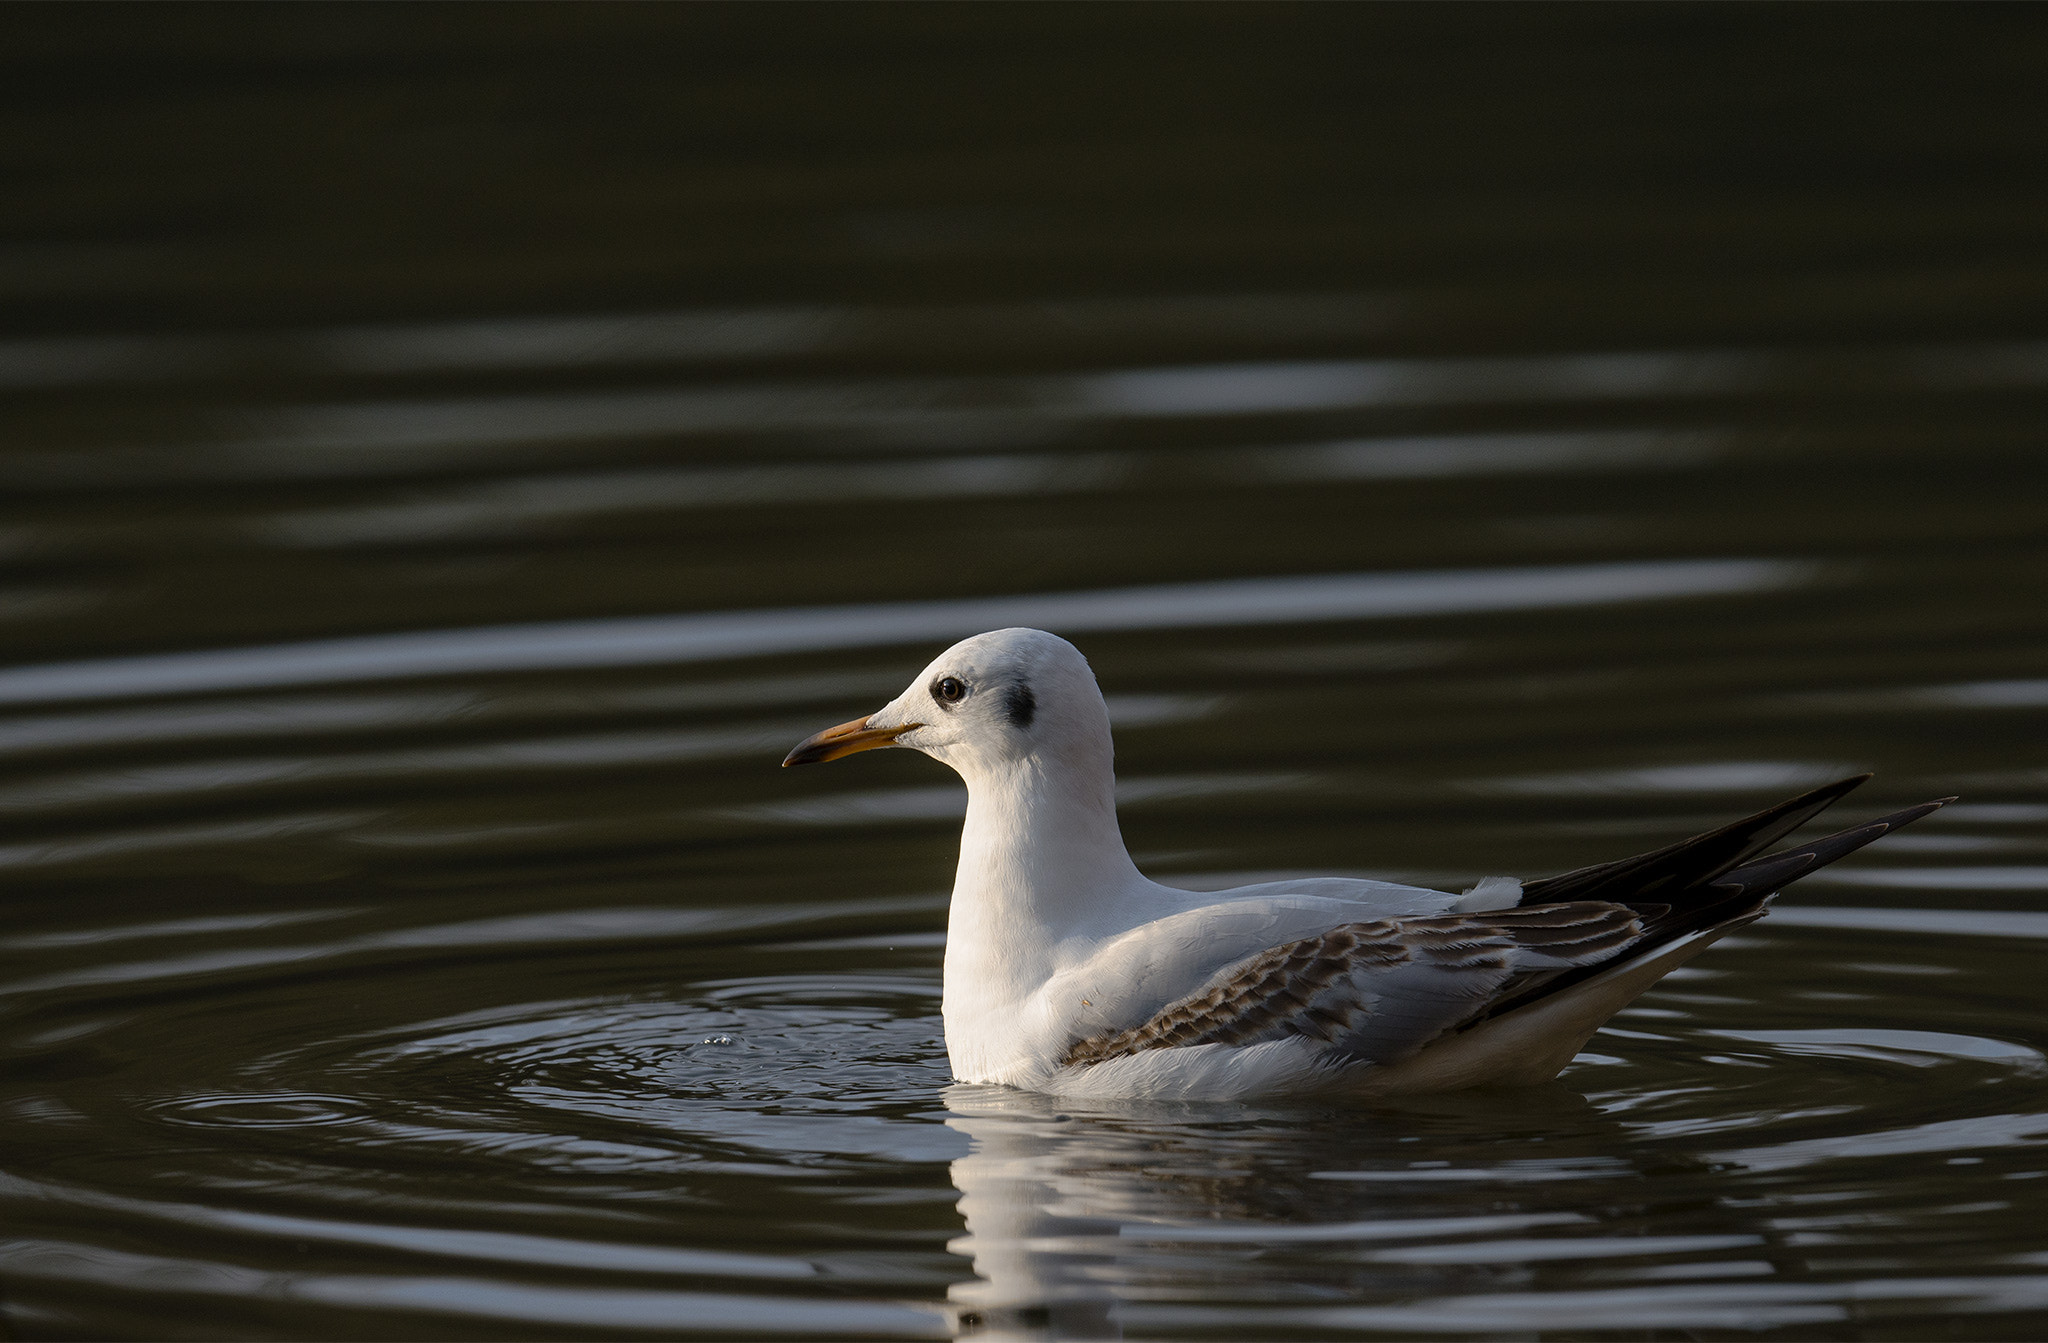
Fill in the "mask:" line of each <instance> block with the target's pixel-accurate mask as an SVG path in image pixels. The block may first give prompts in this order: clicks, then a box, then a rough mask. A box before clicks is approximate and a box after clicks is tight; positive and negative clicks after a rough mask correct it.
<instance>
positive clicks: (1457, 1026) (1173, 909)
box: [783, 629, 1953, 1099]
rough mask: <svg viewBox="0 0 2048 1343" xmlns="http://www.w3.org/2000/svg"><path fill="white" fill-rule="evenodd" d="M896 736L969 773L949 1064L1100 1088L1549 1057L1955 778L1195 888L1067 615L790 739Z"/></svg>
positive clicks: (1233, 1090) (1519, 1079) (1339, 1084)
mask: <svg viewBox="0 0 2048 1343" xmlns="http://www.w3.org/2000/svg"><path fill="white" fill-rule="evenodd" d="M881 746H906V747H910V748H911V749H913V750H918V751H922V752H924V753H925V754H926V755H928V756H931V757H932V758H933V759H935V760H939V761H941V762H943V763H945V764H947V765H950V766H952V768H953V769H954V770H956V771H958V772H959V774H960V776H961V777H962V778H963V779H965V780H966V781H967V821H966V825H965V827H964V828H963V830H962V831H961V835H960V867H959V872H958V875H957V877H956V878H955V880H954V884H953V900H952V910H951V915H950V918H949V921H948V924H947V929H946V964H945V997H944V1013H945V1023H946V1050H947V1053H948V1054H949V1055H950V1057H951V1061H952V1066H953V1072H954V1075H955V1076H956V1077H957V1078H959V1079H960V1080H961V1081H964V1082H983V1083H1002V1084H1008V1085H1012V1086H1017V1087H1024V1088H1029V1089H1032V1090H1040V1091H1052V1092H1058V1093H1062V1094H1078V1095H1096V1096H1127V1097H1160V1098H1189V1099H1214V1098H1228V1097H1242V1096H1252V1095H1271V1094H1288V1093H1314V1092H1353V1093H1359V1094H1389V1093H1402V1092H1424V1091H1449V1090H1455V1089H1459V1088H1464V1087H1474V1086H1517V1085H1529V1084H1534V1083H1538V1082H1544V1081H1548V1080H1549V1079H1551V1078H1553V1077H1555V1076H1556V1075H1557V1074H1558V1072H1559V1071H1560V1070H1562V1069H1563V1067H1564V1066H1565V1065H1566V1064H1567V1063H1569V1062H1570V1061H1571V1059H1572V1056H1573V1055H1575V1054H1577V1053H1578V1051H1579V1050H1580V1048H1581V1047H1582V1046H1584V1044H1585V1043H1586V1040H1587V1038H1588V1037H1589V1036H1591V1035H1592V1033H1593V1032H1594V1031H1595V1030H1597V1029H1598V1028H1599V1026H1600V1025H1601V1023H1602V1022H1604V1021H1606V1020H1607V1018H1608V1017H1610V1016H1612V1015H1613V1014H1614V1013H1615V1012H1616V1011H1618V1010H1619V1009H1620V1008H1621V1007H1623V1006H1624V1005H1625V1004H1627V1003H1628V1002H1629V1001H1630V1000H1632V999H1633V998H1635V997H1636V996H1637V995H1638V994H1640V993H1642V992H1643V991H1644V990H1645V989H1647V988H1648V987H1649V986H1650V985H1651V984H1653V983H1655V982H1656V980H1657V979H1659V978H1660V977H1661V976H1663V975H1665V974H1667V973H1668V972H1670V971H1671V970H1673V969H1674V968H1676V967H1677V966H1679V965H1681V964H1683V963H1684V962H1685V961H1687V960H1689V959H1691V958H1692V957H1693V956H1695V955H1697V954H1698V953H1699V952H1701V951H1703V950H1704V949H1705V948H1706V947H1707V945H1708V944H1709V943H1711V942H1713V941H1714V940H1715V939H1716V938H1719V937H1720V936H1722V935H1723V934H1725V933H1727V932H1728V931H1730V930H1731V929H1734V928H1738V927H1740V926H1742V925H1743V924H1746V923H1749V922H1752V921H1753V920H1755V919H1758V918H1761V917H1762V916H1763V914H1764V912H1765V908H1766V906H1767V905H1768V903H1769V901H1770V899H1771V897H1772V896H1773V895H1774V894H1776V893H1777V891H1778V890H1779V889H1780V888H1781V887H1783V886H1784V885H1786V884H1787V883H1789V882H1791V881H1792V880H1794V879H1795V878H1798V877H1801V876H1804V875H1806V874H1808V873H1810V872H1813V871H1815V870H1816V869H1818V868H1821V867H1824V866H1826V865H1827V864H1828V863H1831V862H1833V861H1834V860H1835V859H1837V858H1840V857H1842V856H1843V855H1844V854H1847V853H1850V852H1853V851H1854V850H1856V849H1858V848H1861V847H1862V846H1863V845H1865V844H1867V843H1869V842H1870V841H1871V840H1873V839H1876V838H1877V837H1878V836H1880V835H1882V834H1884V833H1886V832H1887V831H1889V830H1892V829H1895V828H1897V827H1898V826H1901V825H1905V824H1907V823H1908V822H1911V821H1914V820H1917V819H1919V818H1920V817H1922V816H1925V815H1927V814H1928V813H1929V812H1931V811H1933V810H1935V809H1936V808H1937V807H1939V806H1941V805H1942V802H1946V801H1951V800H1953V799H1948V798H1944V799H1942V801H1940V802H1927V803H1923V804H1921V805H1920V806H1917V807H1908V808H1907V809H1905V810H1904V811H1899V812H1894V813H1893V814H1891V815H1889V816H1885V817H1881V818H1879V819H1878V820H1875V821H1870V822H1866V823H1865V824H1863V825H1859V826H1856V827H1855V828H1853V829H1850V830H1845V831H1843V832H1841V833H1840V834H1836V835H1830V836H1828V837H1827V838H1825V839H1820V840H1816V841H1814V842H1813V843H1811V844H1806V845H1803V846H1799V847H1795V848H1791V849H1787V850H1786V851H1784V852H1782V853H1776V854H1771V855H1769V856H1760V855H1763V853H1764V850H1765V849H1767V848H1769V847H1770V846H1771V845H1773V844H1775V843H1777V842H1778V841H1779V840H1780V839H1782V838H1784V837H1785V836H1786V835H1788V834H1790V833H1791V832H1792V831H1793V830H1795V829H1797V828H1798V827H1799V826H1801V825H1803V824H1804V823H1805V822H1806V821H1807V820H1809V819H1810V818H1812V817H1813V816H1814V815H1815V814H1817V813H1818V812H1820V811H1821V810H1822V809H1823V808H1825V807H1827V806H1828V805H1830V804H1831V803H1833V802H1835V801H1836V800H1837V799H1839V798H1841V797H1842V796H1843V795H1844V794H1845V793H1847V792H1848V791H1849V790H1850V789H1852V788H1854V787H1856V785H1858V784H1859V783H1861V782H1863V780H1864V779H1865V778H1868V777H1869V776H1868V775H1862V776H1859V777H1856V778H1851V779H1844V780H1842V781H1841V782H1839V783H1834V784H1829V785H1828V786H1826V787H1824V788H1817V789H1815V790H1813V791H1812V792H1810V793H1806V794H1803V795H1801V796H1799V797H1795V798H1792V799H1791V800H1789V801H1786V802H1781V803H1779V804H1778V805H1777V806H1775V807H1771V808H1769V809H1767V810H1765V811H1761V812H1758V813H1757V814H1756V815H1754V816H1751V817H1748V818H1747V819H1745V820H1741V821H1736V822H1735V823H1733V824H1731V825H1727V826H1723V827H1722V828H1720V829H1718V830H1714V831H1710V832H1708V833H1707V834H1704V835H1697V836H1695V837H1693V838H1692V839H1688V840H1684V841H1682V842H1680V843H1677V844H1673V845H1671V846H1670V847H1668V848H1663V849H1658V850H1656V851H1655V852H1653V853H1646V854H1642V855H1640V856H1638V857H1634V858H1625V859H1622V860H1621V861H1619V862H1613V863H1603V864H1600V865H1599V866H1596V867H1588V868H1582V869H1580V870H1578V871H1576V872H1567V873H1565V874H1564V875H1562V876H1556V877H1545V878H1543V879H1541V880H1536V881H1530V882H1526V883H1524V882H1518V881H1515V880H1512V879H1508V878H1489V879H1487V880H1486V881H1483V882H1481V883H1480V884H1479V885H1477V886H1475V887H1474V888H1473V889H1472V890H1470V891H1467V892H1465V893H1464V894H1462V895H1458V894H1452V893H1449V892H1445V891H1434V890H1428V889H1425V888H1423V887H1418V886H1403V885H1399V884H1396V883H1394V882H1386V881H1368V880H1362V879H1358V878H1352V877H1313V878H1306V879H1300V880H1290V881H1274V882H1265V883H1262V884H1260V885H1256V886H1242V887H1238V888H1237V889H1235V890H1226V891H1204V892H1194V891H1183V890H1176V889H1174V888H1172V887H1170V886H1162V885H1159V884H1158V883H1157V882H1154V881H1150V880H1148V879H1147V878H1146V877H1145V876H1143V875H1142V874H1141V873H1140V872H1139V871H1138V869H1137V867H1136V865H1135V864H1133V863H1132V861H1131V856H1130V854H1129V853H1128V852H1127V851H1126V850H1125V848H1124V842H1123V835H1122V833H1121V832H1120V831H1119V830H1118V828H1117V820H1116V804H1115V801H1114V798H1113V795H1112V790H1113V787H1114V783H1115V778H1114V773H1113V770H1112V766H1111V746H1110V731H1109V713H1108V710H1107V709H1106V708H1105V707H1104V704H1103V700H1102V693H1101V691H1100V690H1098V689H1097V688H1096V684H1095V675H1094V673H1093V672H1092V671H1091V670H1090V669H1089V667H1088V662H1087V660H1086V659H1085V658H1083V657H1082V656H1081V653H1080V650H1078V649H1076V648H1075V647H1074V646H1073V645H1072V644H1070V643H1068V642H1067V641H1066V640H1064V639H1061V638H1059V637H1057V636H1055V635H1051V634H1047V633H1045V632H1044V631H1043V630H1032V629H1006V630H995V631H993V632H991V633H988V634H979V635H976V636H975V637H973V638H971V639H967V640H963V641H962V642H960V643H957V644H955V645H954V646H953V647H951V648H949V649H947V650H946V651H945V652H944V653H942V654H940V655H939V657H938V658H937V660H935V661H934V662H933V663H932V664H931V665H930V666H929V667H926V668H925V669H924V671H923V672H922V673H921V674H920V675H919V676H918V677H917V679H916V680H915V681H913V682H912V683H911V685H910V688H909V689H908V690H905V691H904V692H903V693H902V694H901V695H899V696H897V697H896V699H895V700H894V701H893V702H892V703H890V704H889V705H887V706H886V707H884V708H882V709H881V710H880V711H878V712H876V713H873V714H870V715H869V716H868V717H866V718H862V719H857V720H855V721H853V722H850V723H842V724H840V725H839V726H838V727H833V728H827V729H826V730H825V731H823V732H820V733H818V734H817V735H816V736H814V737H811V738H809V739H808V740H806V741H804V742H803V743H801V744H800V745H798V746H797V748H796V749H795V750H793V751H791V752H790V753H789V756H788V758H787V759H786V760H784V761H783V764H784V765H801V764H809V763H813V762H816V761H823V760H835V759H837V758H839V757H840V756H844V755H850V754H852V753H854V752H856V751H865V750H871V749H873V748H875V747H881Z"/></svg>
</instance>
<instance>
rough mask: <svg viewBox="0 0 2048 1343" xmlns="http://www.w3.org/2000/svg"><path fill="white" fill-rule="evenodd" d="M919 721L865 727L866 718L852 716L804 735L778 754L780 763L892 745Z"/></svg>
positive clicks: (819, 759)
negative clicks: (820, 730)
mask: <svg viewBox="0 0 2048 1343" xmlns="http://www.w3.org/2000/svg"><path fill="white" fill-rule="evenodd" d="M923 726H924V724H923V723H905V724H904V725H903V726H901V727H869V726H868V720H867V719H865V718H856V719H854V720H853V721H852V722H851V723H841V724H840V725H839V726H838V727H828V728H826V729H825V730H824V731H823V732H820V733H818V734H817V735H816V736H811V737H805V738H804V739H803V740H802V741H800V742H798V743H797V744H796V749H795V750H794V751H791V752H790V753H789V754H788V755H786V756H784V757H783V758H782V767H783V768H784V769H788V768H789V767H790V766H791V765H816V764H820V763H822V762H824V761H827V760H837V759H838V758H839V757H840V756H842V755H852V754H853V753H854V752H856V751H872V750H874V749H875V748H876V747H877V746H894V745H895V744H896V739H897V738H898V737H900V736H902V735H903V734H904V733H906V732H908V731H910V730H911V729H912V728H916V727H923Z"/></svg>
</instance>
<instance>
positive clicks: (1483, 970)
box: [1061, 901, 1643, 1067]
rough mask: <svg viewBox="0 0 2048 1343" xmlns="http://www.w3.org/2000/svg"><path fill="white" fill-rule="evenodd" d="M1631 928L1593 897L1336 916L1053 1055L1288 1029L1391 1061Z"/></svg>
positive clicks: (1600, 951) (1583, 960) (1072, 1062)
mask: <svg viewBox="0 0 2048 1343" xmlns="http://www.w3.org/2000/svg"><path fill="white" fill-rule="evenodd" d="M1642 935H1643V926H1642V919H1641V915H1640V914H1639V913H1638V912H1637V911H1635V910H1631V909H1628V908H1626V907H1624V906H1621V905H1615V904H1606V903H1602V902H1598V901H1578V902H1574V903H1570V904H1558V905H1547V906H1544V907H1541V908H1537V909H1507V910H1498V911H1494V912H1491V913H1485V914H1449V915H1437V916H1429V917H1407V918H1402V917H1397V918H1386V919H1366V920H1361V921H1358V922H1353V923H1344V924H1339V925H1338V926H1336V927H1333V928H1330V929H1327V930H1325V931H1323V932H1320V933H1317V934H1314V935H1312V936H1309V937H1304V938H1301V939H1299V940H1297V941H1293V942H1286V943H1282V944H1281V945H1279V946H1275V947H1271V948H1269V949H1267V950H1265V951H1262V952H1259V953H1258V954H1257V955H1254V956H1251V957H1249V958H1247V959H1245V960H1242V961H1239V962H1237V963H1236V964H1234V965H1230V966H1226V967H1225V968H1224V969H1222V970H1221V971H1219V972H1217V974H1216V975H1215V976H1214V977H1212V978H1211V979H1210V980H1209V982H1208V983H1207V984H1205V985H1203V986H1202V987H1201V988H1200V989H1197V990H1196V991H1195V992H1194V993H1191V994H1189V995H1187V996H1186V997H1184V998H1181V999H1179V1000H1178V1001H1176V1002H1172V1003H1169V1004H1168V1005H1167V1006H1165V1007H1164V1008H1162V1009H1160V1010H1159V1011H1158V1012H1156V1013H1155V1014H1153V1015H1152V1016H1151V1017H1150V1018H1149V1019H1147V1020H1145V1021H1143V1022H1141V1023H1140V1024H1138V1025H1136V1026H1131V1027H1127V1028H1125V1029H1122V1030H1114V1031H1103V1032H1100V1033H1097V1034H1094V1035H1089V1036H1086V1037H1083V1038H1081V1039H1077V1040H1075V1041H1074V1042H1073V1043H1071V1044H1070V1045H1069V1046H1068V1048H1067V1050H1066V1053H1065V1054H1064V1056H1063V1057H1062V1058H1061V1063H1062V1064H1064V1065H1066V1066H1070V1067H1071V1066H1077V1065H1081V1064H1090V1063H1100V1062H1102V1061H1104V1060H1105V1059H1113V1058H1119V1057H1122V1056H1124V1055H1127V1054H1137V1053H1142V1052H1144V1051H1145V1050H1150V1049H1169V1048H1173V1047H1175V1046H1181V1045H1201V1044H1229V1045H1249V1044H1259V1043H1263V1042H1265V1041H1268V1040H1281V1039H1286V1038H1288V1037H1290V1036H1297V1037H1306V1038H1308V1039H1311V1040H1318V1041H1322V1042H1324V1043H1327V1044H1329V1045H1332V1046H1334V1047H1335V1048H1336V1049H1338V1050H1339V1051H1341V1052H1343V1053H1345V1054H1348V1055H1351V1056H1353V1057H1355V1058H1359V1059H1363V1060H1370V1061H1372V1062H1377V1063H1391V1062H1394V1061H1396V1060H1399V1059H1402V1058H1406V1057H1408V1056H1409V1055H1411V1054H1413V1053H1415V1052H1416V1051H1417V1050H1419V1049H1421V1048H1422V1047H1423V1046H1425V1045H1427V1044H1429V1043H1430V1042H1431V1041H1433V1040H1435V1039H1437V1038H1438V1037H1440V1036H1442V1035H1443V1034H1445V1033H1446V1032H1448V1031H1452V1030H1455V1029H1457V1028H1458V1027H1459V1026H1460V1025H1463V1024H1464V1023H1466V1022H1469V1021H1471V1020H1473V1019H1474V1018H1476V1017H1478V1016H1479V1015H1481V1014H1482V1013H1484V1012H1485V1011H1486V1009H1487V1007H1488V1006H1489V1005H1491V1004H1492V1003H1493V1002H1495V1001H1496V1000H1498V999H1499V998H1501V997H1502V996H1504V995H1507V994H1520V993H1523V992H1526V991H1527V990H1528V989H1530V988H1533V987H1535V986H1536V985H1537V984H1539V983H1540V982H1542V981H1543V980H1546V979H1550V978H1553V977H1555V976H1557V975H1560V974H1563V973H1565V972H1567V971H1569V970H1571V969H1573V968H1575V967H1578V966H1583V965H1590V964H1593V963H1595V962H1598V961H1603V960H1606V959H1608V958H1609V957H1612V956H1614V955H1615V954H1616V953H1618V952H1620V951H1623V950H1624V949H1626V948H1627V947H1629V946H1630V945H1632V944H1633V943H1635V942H1637V941H1638V940H1640V939H1641V937H1642Z"/></svg>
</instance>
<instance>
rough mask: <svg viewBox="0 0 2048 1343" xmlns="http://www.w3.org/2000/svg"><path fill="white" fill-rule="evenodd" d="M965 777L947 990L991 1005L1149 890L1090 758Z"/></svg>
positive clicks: (1105, 767)
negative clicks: (1137, 892)
mask: <svg viewBox="0 0 2048 1343" xmlns="http://www.w3.org/2000/svg"><path fill="white" fill-rule="evenodd" d="M962 773H963V774H964V775H965V776H966V778H967V823H966V825H965V827H964V828H963V829H962V831H961V835H960V868H959V872H958V874H957V875H956V877H955V880H954V883H953V904H952V910H951V914H950V918H949V921H948V925H947V934H946V993H947V997H948V999H949V1000H957V999H958V997H959V995H961V994H963V993H973V994H975V995H976V996H978V997H983V998H987V999H990V1000H992V1001H999V1000H1001V999H1003V998H1004V997H1005V996H1007V995H1008V994H1009V993H1010V992H1011V991H1012V990H1016V991H1018V992H1022V991H1025V990H1026V989H1028V988H1030V987H1035V986H1036V985H1038V984H1040V983H1042V982H1043V981H1044V979H1045V978H1046V976H1047V975H1049V974H1050V973H1052V971H1053V970H1054V969H1056V968H1057V961H1058V959H1059V956H1060V954H1061V944H1062V943H1069V944H1070V945H1069V946H1068V947H1067V950H1068V951H1070V952H1071V951H1072V950H1073V949H1074V947H1073V945H1071V944H1072V940H1073V939H1076V938H1080V939H1092V938H1094V937H1098V936H1102V935H1105V934H1106V933H1107V932H1110V931H1114V930H1111V929H1108V928H1107V927H1106V926H1105V927H1097V926H1096V925H1097V924H1099V923H1101V922H1102V921H1103V920H1104V919H1105V918H1109V917H1112V916H1113V915H1114V911H1115V910H1116V909H1117V908H1118V904H1119V902H1118V900H1117V897H1118V896H1120V895H1122V894H1124V893H1125V892H1127V891H1129V890H1130V889H1131V888H1133V887H1142V886H1148V885H1149V884H1150V883H1148V882H1146V881H1145V879H1144V877H1142V876H1140V875H1139V873H1138V869H1137V867H1136V865H1134V864H1133V863H1132V862H1131V856H1130V853H1129V852H1128V851H1127V850H1126V849H1125V848H1124V841H1123V835H1122V832H1121V831H1120V830H1119V829H1118V828H1117V823H1116V801H1115V792H1114V789H1115V776H1114V774H1113V773H1112V771H1111V769H1110V764H1109V760H1108V759H1107V753H1106V752H1105V753H1104V758H1103V759H1101V760H1099V761H1096V760H1084V761H1075V760H1071V759H1065V760H1063V759H1060V758H1058V757H1054V758H1052V759H1044V758H1040V757H1035V756H1034V757H1027V758H1025V759H1022V760H1011V761H1003V762H1001V763H999V764H996V765H993V766H991V767H989V768H987V769H985V770H974V771H971V772H970V771H962Z"/></svg>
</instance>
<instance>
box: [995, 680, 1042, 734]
mask: <svg viewBox="0 0 2048 1343" xmlns="http://www.w3.org/2000/svg"><path fill="white" fill-rule="evenodd" d="M1003 712H1004V713H1005V714H1007V715H1008V716H1009V719H1010V726H1012V727H1014V728H1018V729H1019V730H1021V729H1024V728H1027V727H1030V726H1031V720H1032V718H1033V717H1035V716H1036V715H1037V713H1038V699H1037V697H1036V696H1035V695H1033V694H1032V693H1031V687H1030V686H1028V685H1013V686H1011V687H1010V688H1009V689H1008V690H1006V691H1004V692H1003Z"/></svg>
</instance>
